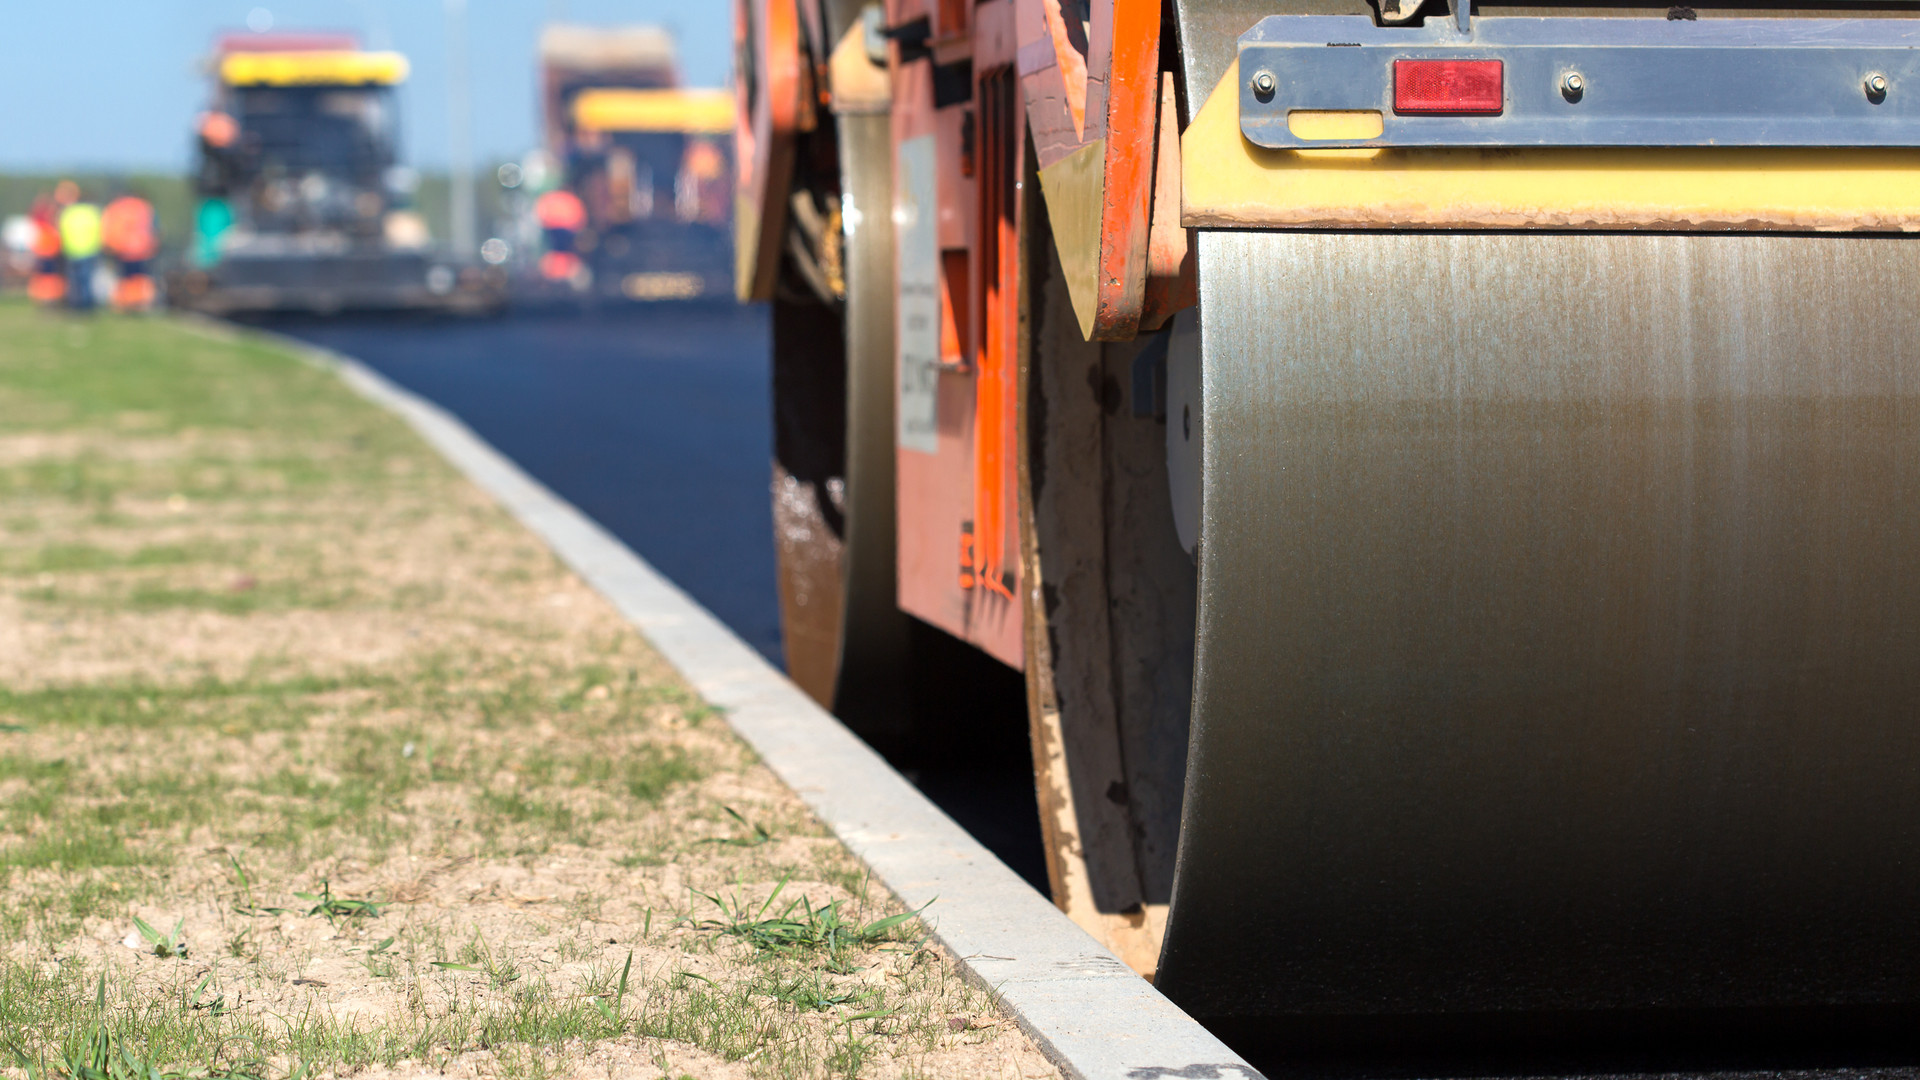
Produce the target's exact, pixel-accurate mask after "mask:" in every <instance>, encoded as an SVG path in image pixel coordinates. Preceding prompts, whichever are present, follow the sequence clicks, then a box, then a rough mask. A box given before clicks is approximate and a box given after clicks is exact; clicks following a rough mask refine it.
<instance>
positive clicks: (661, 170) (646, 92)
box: [540, 25, 734, 300]
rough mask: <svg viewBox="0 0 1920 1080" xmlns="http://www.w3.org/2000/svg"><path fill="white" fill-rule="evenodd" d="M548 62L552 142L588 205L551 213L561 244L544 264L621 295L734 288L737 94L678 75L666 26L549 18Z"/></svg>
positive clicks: (544, 76) (564, 178) (545, 93)
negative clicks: (568, 213) (562, 217)
mask: <svg viewBox="0 0 1920 1080" xmlns="http://www.w3.org/2000/svg"><path fill="white" fill-rule="evenodd" d="M540 66H541V87H542V97H543V102H542V114H543V116H544V118H545V123H546V149H547V152H548V153H549V154H551V155H552V156H553V158H554V160H555V161H556V162H558V164H559V166H560V174H561V182H562V184H563V185H564V187H565V189H566V191H568V192H570V193H571V194H572V195H573V196H574V197H575V198H577V199H578V200H579V207H580V210H581V211H583V212H584V220H583V221H580V222H579V223H578V224H577V225H573V227H570V228H556V227H555V225H556V222H542V224H543V225H544V226H546V232H547V234H548V246H549V249H550V250H549V253H548V254H549V256H551V255H554V254H558V255H561V256H563V257H561V258H551V257H549V258H547V259H544V260H543V261H542V264H541V273H542V275H543V276H544V277H547V278H549V279H552V280H553V281H555V282H560V283H564V284H566V285H567V286H569V287H571V288H573V289H575V290H578V291H587V292H591V293H593V294H595V295H599V296H604V297H612V298H618V297H625V298H627V299H632V300H666V299H691V298H695V297H701V296H714V295H717V296H726V295H728V294H729V293H730V292H731V291H732V278H733V273H732V252H733V248H732V236H731V231H730V227H729V226H730V222H731V219H732V210H733V207H732V200H733V178H732V160H731V159H732V150H733V140H732V137H731V136H732V133H733V127H734V117H733V97H732V95H731V94H729V93H728V92H726V91H724V90H709V89H700V88H690V87H684V86H682V85H680V74H679V68H678V65H677V62H676V60H675V52H674V43H673V38H672V36H671V35H670V34H668V33H667V32H666V31H665V30H663V29H660V28H657V27H647V26H632V27H613V28H597V27H584V26H567V25H555V26H549V27H547V28H546V30H545V31H543V32H542V34H541V37H540ZM568 224H572V223H571V222H569V223H568Z"/></svg>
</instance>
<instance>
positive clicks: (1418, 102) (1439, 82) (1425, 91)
mask: <svg viewBox="0 0 1920 1080" xmlns="http://www.w3.org/2000/svg"><path fill="white" fill-rule="evenodd" d="M1505 97H1506V95H1505V94H1504V93H1503V91H1502V87H1501V72H1500V61H1498V60H1395V61H1394V62H1393V111H1394V112H1397V113H1451V114H1454V115H1460V114H1467V115H1498V114H1499V112H1500V109H1501V106H1502V105H1503V104H1504V103H1505Z"/></svg>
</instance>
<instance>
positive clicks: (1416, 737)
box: [736, 0, 1920, 1057]
mask: <svg viewBox="0 0 1920 1080" xmlns="http://www.w3.org/2000/svg"><path fill="white" fill-rule="evenodd" d="M736 10H737V14H738V29H737V38H738V43H739V49H740V55H741V56H742V57H743V61H744V66H743V69H742V71H741V74H740V79H739V84H740V95H741V99H742V106H743V108H742V120H741V125H740V128H739V142H740V151H739V159H740V179H741V184H740V207H741V209H740V216H739V225H738V238H739V243H738V264H737V268H738V283H739V287H740V293H741V295H742V296H743V297H746V298H749V299H756V300H764V301H767V302H770V303H771V305H772V319H773V364H774V386H775V392H776V396H777V399H778V400H776V402H775V424H776V430H775V445H776V449H777V452H778V454H779V460H778V461H776V465H775V469H776V476H775V483H774V512H775V516H776V523H777V533H778V541H777V542H778V554H779V559H780V562H779V565H780V572H781V587H782V606H783V614H784V618H785V626H786V649H787V658H788V663H789V666H790V668H791V670H792V672H793V674H794V676H795V678H796V679H797V680H798V681H799V682H800V683H801V685H802V686H804V687H806V688H807V689H808V690H809V692H811V693H812V694H813V695H814V696H815V697H817V698H818V699H819V700H820V701H822V702H824V703H827V704H828V705H830V706H832V707H834V708H835V709H837V710H838V711H839V712H840V714H841V715H842V716H843V717H845V718H846V719H847V720H848V722H849V723H850V724H852V725H853V726H854V727H856V728H857V729H858V730H861V731H862V732H863V733H865V734H866V735H868V737H869V738H871V739H873V740H875V741H877V742H884V741H885V740H888V739H893V738H900V737H910V736H911V734H912V733H911V732H904V733H903V732H901V731H900V730H899V728H900V726H901V725H902V724H903V723H911V719H910V714H909V713H906V712H903V711H902V710H901V709H899V708H898V707H897V705H898V701H899V697H898V685H899V683H900V681H901V679H902V678H904V677H905V676H903V675H902V672H905V671H909V670H910V669H911V663H910V661H911V659H912V658H911V657H910V656H907V655H905V650H906V646H905V645H904V644H903V643H904V642H906V641H908V640H909V639H908V637H907V636H906V635H903V634H902V633H901V632H900V628H901V626H902V624H903V623H904V621H905V620H906V619H908V618H913V619H918V620H921V621H923V622H926V623H929V624H932V625H933V626H936V627H939V628H941V629H943V630H945V631H946V632H947V633H949V634H951V635H953V636H955V637H957V638H960V639H963V640H964V641H966V642H968V643H970V644H971V645H972V646H974V647H975V648H976V649H978V650H981V651H982V652H984V653H986V654H988V655H990V656H993V657H995V658H997V659H999V660H1000V661H1001V662H1003V663H1004V664H1006V665H1009V666H1011V667H1014V668H1018V669H1020V670H1022V671H1023V672H1024V674H1025V679H1026V684H1027V689H1028V701H1029V714H1030V715H1029V722H1030V730H1031V734H1032V747H1033V761H1034V769H1035V776H1036V781H1037V785H1036V786H1037V790H1038V794H1039V806H1040V812H1041V816H1042V826H1043V831H1044V835H1045V837H1046V845H1047V854H1048V859H1049V870H1050V881H1051V887H1052V892H1053V896H1054V899H1055V901H1056V902H1057V903H1058V904H1059V905H1060V906H1061V907H1062V908H1063V909H1065V910H1066V911H1067V912H1068V913H1069V914H1071V915H1072V916H1073V918H1074V919H1075V920H1077V921H1078V922H1079V923H1080V924H1081V925H1082V926H1084V927H1086V928H1087V929H1088V930H1089V931H1090V932H1091V933H1093V934H1095V935H1096V936H1097V937H1099V938H1101V939H1102V940H1104V941H1105V942H1107V943H1108V944H1109V945H1110V946H1111V947H1112V948H1113V949H1114V950H1115V951H1116V953H1118V954H1119V955H1120V956H1121V957H1122V958H1124V959H1126V960H1127V961H1128V962H1130V963H1132V964H1133V965H1134V966H1135V967H1137V968H1138V969H1140V970H1141V971H1142V972H1143V973H1147V974H1149V975H1151V977H1153V978H1154V979H1155V980H1156V982H1157V984H1158V985H1159V987H1160V988H1161V989H1162V990H1164V991H1165V992H1166V993H1167V994H1168V995H1169V996H1170V997H1171V998H1172V999H1173V1000H1174V1001H1175V1002H1177V1003H1178V1004H1180V1005H1181V1006H1183V1007H1184V1008H1186V1009H1187V1010H1188V1011H1189V1012H1191V1013H1193V1014H1194V1015H1196V1016H1197V1017H1200V1018H1201V1019H1203V1020H1205V1021H1206V1022H1208V1023H1209V1024H1211V1025H1213V1026H1214V1027H1215V1029H1216V1030H1218V1031H1220V1032H1222V1033H1223V1034H1228V1035H1229V1036H1230V1039H1232V1040H1242V1041H1247V1040H1251V1041H1254V1042H1259V1041H1262V1040H1265V1041H1267V1042H1269V1043H1270V1044H1272V1045H1275V1046H1279V1047H1281V1048H1283V1049H1284V1050H1285V1052H1286V1053H1299V1054H1306V1053H1310V1052H1312V1051H1313V1048H1315V1047H1320V1048H1323V1049H1324V1048H1327V1047H1332V1048H1334V1052H1336V1053H1361V1052H1362V1051H1364V1050H1366V1049H1367V1048H1375V1049H1377V1048H1379V1047H1382V1046H1430V1047H1431V1046H1453V1047H1455V1048H1458V1047H1462V1046H1467V1047H1486V1046H1492V1045H1496V1044H1513V1043H1516V1042H1517V1043H1520V1044H1526V1045H1536V1044H1537V1045H1538V1046H1541V1047H1545V1046H1548V1045H1549V1044H1551V1045H1553V1046H1569V1045H1579V1046H1586V1047H1589V1048H1591V1047H1593V1046H1600V1045H1625V1044H1627V1043H1630V1042H1633V1041H1634V1040H1637V1039H1642V1038H1646V1039H1651V1040H1653V1041H1654V1042H1658V1041H1659V1039H1661V1038H1671V1040H1673V1045H1675V1046H1682V1047H1696V1048H1697V1047H1703V1046H1709V1045H1718V1046H1722V1047H1735V1048H1746V1049H1753V1048H1757V1047H1762V1046H1770V1045H1780V1044H1782V1040H1785V1041H1786V1042H1792V1041H1793V1040H1798V1039H1811V1040H1814V1041H1815V1042H1821V1041H1822V1040H1825V1043H1826V1044H1830V1045H1831V1046H1834V1047H1839V1048H1840V1052H1841V1053H1842V1056H1843V1057H1844V1056H1845V1054H1846V1053H1851V1052H1853V1050H1852V1049H1849V1048H1853V1049H1857V1048H1860V1047H1864V1046H1867V1045H1870V1044H1872V1045H1879V1042H1880V1041H1881V1040H1883V1039H1886V1038H1891V1039H1893V1040H1894V1041H1895V1042H1898V1041H1899V1040H1900V1039H1902V1038H1910V1037H1911V1034H1912V1032H1914V1031H1916V1030H1920V1028H1916V1027H1915V1025H1914V1023H1913V1021H1914V1019H1915V1015H1916V1013H1915V1007H1916V1006H1917V1005H1920V920H1916V919H1915V917H1914V913H1915V911H1917V910H1920V559H1916V558H1915V553H1916V552H1917V551H1920V346H1917V345H1916V341H1920V305H1917V304H1915V303H1914V301H1913V291H1914V285H1915V282H1916V281H1920V243H1917V242H1916V241H1915V240H1914V239H1913V238H1912V237H1911V236H1910V235H1908V234H1909V233H1910V232H1911V231H1913V230H1915V229H1916V228H1920V183H1916V181H1917V180H1920V19H1916V18H1914V16H1916V15H1920V9H1917V8H1915V7H1913V6H1911V5H1907V4H1890V3H1877V2H1857V3H1856V2H1850V0H1835V2H1822V3H1818V4H1814V3H1808V4H1804V5H1798V6H1795V5H1785V6H1783V5H1776V4H1761V3H1757V2H1752V0H1746V2H1742V0H1734V2H1725V3H1723V2H1717V0H1716V2H1713V3H1701V2H1697V0H1696V2H1694V3H1692V4H1691V6H1670V5H1668V4H1664V3H1662V4H1657V5H1656V4H1646V3H1637V2H1630V0H1621V2H1606V0H1579V2H1574V3H1564V4H1563V3H1550V4H1549V3H1541V2H1539V0H1513V2H1505V0H1478V2H1472V3H1469V2H1466V0H1397V2H1396V0H1169V2H1166V3H1162V2H1161V0H1078V2H1075V0H982V2H978V3H976V2H973V0H887V2H886V3H885V4H878V3H870V4H863V3H859V2H856V0H742V2H741V3H739V4H738V5H737V9H736ZM890 695H892V696H890ZM903 718H906V719H903ZM1902 1032H1904V1033H1905V1034H1904V1035H1902V1034H1900V1033H1902ZM1796 1045H1798V1044H1796ZM1542 1052H1543V1053H1544V1052H1545V1051H1544V1050H1543V1051H1542ZM1906 1052H1907V1053H1908V1056H1909V1057H1911V1056H1912V1054H1911V1052H1910V1050H1909V1051H1906Z"/></svg>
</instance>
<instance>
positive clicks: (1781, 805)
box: [1160, 231, 1920, 1017]
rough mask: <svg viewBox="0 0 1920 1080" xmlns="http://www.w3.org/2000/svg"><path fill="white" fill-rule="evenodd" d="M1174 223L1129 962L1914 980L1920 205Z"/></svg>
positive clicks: (1571, 996) (1527, 977)
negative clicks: (1480, 221) (1165, 648)
mask: <svg viewBox="0 0 1920 1080" xmlns="http://www.w3.org/2000/svg"><path fill="white" fill-rule="evenodd" d="M1199 251H1200V264H1199V265H1200V283H1201V339H1202V350H1203V359H1202V365H1201V368H1202V375H1201V378H1202V388H1201V395H1202V401H1203V405H1204V408H1203V412H1202V415H1201V417H1200V418H1199V419H1200V422H1201V429H1202V432H1203V453H1204V458H1205V475H1204V481H1203V491H1204V494H1203V505H1202V522H1203V524H1202V534H1201V541H1200V552H1199V565H1200V608H1199V630H1198V647H1197V657H1196V663H1197V675H1196V689H1195V705H1194V728H1193V736H1192V740H1193V741H1192V753H1191V757H1190V759H1189V766H1188V768H1189V772H1188V786H1187V796H1186V804H1185V809H1184V816H1183V820H1182V827H1181V837H1180V851H1179V858H1178V866H1177V870H1176V875H1175V882H1174V890H1173V904H1172V913H1171V918H1170V921H1169V923H1168V927H1167V936H1166V944H1165V952H1164V954H1163V957H1162V962H1161V967H1160V985H1161V987H1162V988H1163V989H1165V990H1166V992H1167V993H1168V994H1169V996H1171V997H1172V998H1173V999H1174V1000H1175V1001H1177V1002H1179V1003H1180V1004H1181V1005H1182V1006H1184V1007H1185V1008H1187V1009H1188V1010H1189V1011H1191V1012H1193V1013H1195V1014H1196V1015H1199V1016H1202V1017H1236V1016H1239V1017H1284V1016H1294V1017H1300V1016H1307V1017H1314V1016H1327V1017H1331V1016H1402V1015H1407V1016H1412V1015H1434V1014H1439V1015H1447V1014H1470V1013H1501V1012H1507V1011H1512V1010H1549V1011H1558V1010H1638V1009H1722V1008H1742V1007H1748V1006H1764V1007H1771V1006H1802V1005H1815V1006H1848V1005H1888V1004H1902V1003H1905V1004H1911V1003H1914V1002H1920V304H1917V303H1916V302H1915V299H1914V294H1913V291H1912V288H1911V285H1912V283H1914V282H1920V244H1916V243H1915V242H1913V241H1911V240H1907V239H1903V238H1897V237H1894V238H1864V237H1858V236H1855V237H1838V236H1778V235H1683V234H1640V235H1618V234H1614V235H1606V234H1547V233H1522V234H1497V233H1464V234H1441V233H1401V234H1388V233H1366V234H1354V233H1347V234H1333V233H1315V232H1288V233H1280V232H1253V231H1245V232H1227V231H1220V232H1204V233H1201V234H1200V238H1199Z"/></svg>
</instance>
